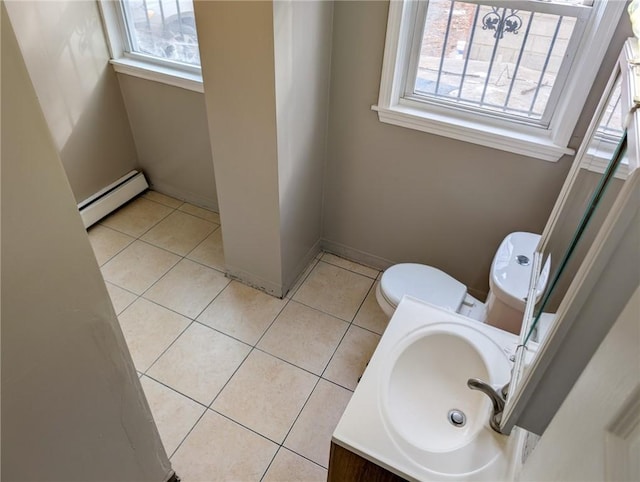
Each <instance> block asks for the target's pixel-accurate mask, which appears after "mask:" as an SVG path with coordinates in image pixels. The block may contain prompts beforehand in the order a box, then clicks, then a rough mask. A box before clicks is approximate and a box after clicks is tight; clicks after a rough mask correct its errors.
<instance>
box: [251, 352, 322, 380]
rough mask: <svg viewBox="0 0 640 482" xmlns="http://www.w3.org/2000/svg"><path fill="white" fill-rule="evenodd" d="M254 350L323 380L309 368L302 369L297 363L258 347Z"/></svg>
mask: <svg viewBox="0 0 640 482" xmlns="http://www.w3.org/2000/svg"><path fill="white" fill-rule="evenodd" d="M254 349H255V350H256V351H259V352H261V353H264V354H265V355H269V356H272V357H273V358H275V359H277V360H280V361H281V362H284V363H286V364H287V365H291V366H292V367H295V368H297V369H299V370H302V371H304V372H306V373H308V374H310V375H313V376H314V377H318V378H321V375H318V374H317V373H315V372H312V371H311V370H309V369H308V368H304V367H301V366H300V365H296V364H295V363H292V362H290V361H289V360H285V359H284V358H282V357H279V356H278V355H274V354H273V353H270V352H268V351H267V350H265V349H264V348H260V347H257V346H256V347H254ZM252 351H253V350H252Z"/></svg>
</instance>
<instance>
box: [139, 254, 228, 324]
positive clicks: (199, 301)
mask: <svg viewBox="0 0 640 482" xmlns="http://www.w3.org/2000/svg"><path fill="white" fill-rule="evenodd" d="M227 284H229V280H228V279H227V278H225V277H224V275H223V274H222V273H220V272H219V271H216V270H214V269H211V268H207V267H206V266H202V265H201V264H198V263H194V262H193V261H190V260H188V259H183V260H182V261H180V262H179V263H178V264H177V265H175V266H174V267H173V268H172V269H171V271H169V272H168V273H167V274H166V275H165V276H164V277H163V278H162V279H161V280H160V281H158V282H157V283H156V284H155V285H154V286H153V287H152V288H151V289H150V290H149V291H147V292H146V293H145V294H144V297H145V298H147V299H149V300H152V301H155V302H156V303H159V304H161V305H162V306H166V307H167V308H170V309H172V310H174V311H177V312H178V313H180V314H182V315H184V316H188V317H189V318H192V319H195V318H196V317H197V316H198V315H199V314H200V313H202V310H204V309H205V308H206V306H207V305H208V304H209V303H211V300H213V299H214V298H215V297H216V296H217V295H218V293H220V292H221V291H222V290H223V289H224V287H225V286H227Z"/></svg>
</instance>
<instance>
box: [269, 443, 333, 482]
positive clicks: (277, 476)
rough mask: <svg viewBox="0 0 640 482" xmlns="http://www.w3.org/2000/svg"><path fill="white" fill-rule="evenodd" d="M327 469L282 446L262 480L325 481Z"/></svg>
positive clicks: (276, 481) (291, 481)
mask: <svg viewBox="0 0 640 482" xmlns="http://www.w3.org/2000/svg"><path fill="white" fill-rule="evenodd" d="M326 480H327V470H326V469H324V468H322V467H320V466H319V465H317V464H314V463H313V462H311V461H309V460H307V459H305V458H303V457H300V456H299V455H298V454H294V453H293V452H291V451H290V450H287V449H286V448H284V447H281V448H280V450H278V453H277V454H276V458H275V459H273V462H272V463H271V466H270V467H269V470H267V473H266V474H265V476H264V478H263V479H262V482H294V481H295V482H325V481H326Z"/></svg>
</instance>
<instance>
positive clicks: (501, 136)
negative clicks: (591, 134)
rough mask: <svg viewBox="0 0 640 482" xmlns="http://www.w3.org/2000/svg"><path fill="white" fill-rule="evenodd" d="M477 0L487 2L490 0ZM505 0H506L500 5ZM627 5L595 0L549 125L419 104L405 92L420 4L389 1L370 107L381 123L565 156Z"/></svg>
mask: <svg viewBox="0 0 640 482" xmlns="http://www.w3.org/2000/svg"><path fill="white" fill-rule="evenodd" d="M466 1H470V2H474V0H466ZM536 1H537V0H521V1H515V2H508V3H509V4H513V3H515V4H519V5H520V9H525V10H526V4H527V3H532V2H536ZM479 3H482V4H487V3H491V0H489V1H486V2H485V1H480V2H479ZM505 3H507V2H506V1H503V2H502V5H504V4H505ZM625 6H626V2H624V1H606V0H595V1H594V4H593V7H591V9H592V10H591V11H592V14H591V15H589V17H588V18H587V19H586V25H585V26H584V32H583V34H582V38H581V39H580V42H579V44H578V47H577V50H576V52H575V56H574V59H573V62H572V63H571V67H570V69H569V72H568V74H567V77H566V80H565V83H564V88H563V91H562V94H561V95H559V96H558V98H557V103H556V108H555V111H554V113H553V115H552V116H550V119H549V125H548V126H547V127H545V126H535V125H530V124H526V123H522V122H515V121H513V120H510V119H507V118H500V117H499V115H496V113H491V114H489V113H487V114H486V115H483V114H472V113H470V112H469V111H468V110H463V109H458V108H450V107H446V106H444V105H437V104H434V103H428V102H420V101H417V100H416V99H414V98H410V96H408V95H406V93H405V89H406V87H405V86H406V83H407V82H406V79H407V76H408V75H411V74H410V73H409V72H410V68H411V65H410V64H411V55H410V52H411V49H412V43H411V41H412V38H413V32H414V30H415V24H416V21H418V19H417V12H418V11H421V10H420V9H418V8H416V2H415V0H391V2H390V5H389V17H388V21H387V37H386V41H385V49H384V60H383V66H382V76H381V80H380V93H379V98H378V104H377V105H374V106H372V109H373V110H375V111H377V112H378V118H379V120H380V121H381V122H385V123H388V124H393V125H397V126H402V127H407V128H410V129H416V130H419V131H423V132H429V133H432V134H437V135H441V136H445V137H450V138H453V139H458V140H462V141H467V142H471V143H473V144H479V145H482V146H486V147H492V148H495V149H500V150H504V151H508V152H514V153H517V154H522V155H525V156H529V157H534V158H537V159H543V160H545V161H551V162H555V161H558V160H559V159H560V158H561V157H562V156H563V155H565V154H574V153H575V151H574V150H573V149H571V148H569V147H568V143H569V140H570V139H571V135H572V133H573V130H574V128H575V126H576V123H577V122H578V117H579V116H580V112H581V111H582V108H583V106H584V102H585V100H586V98H587V96H588V94H589V90H590V89H591V86H592V84H593V81H594V79H595V77H596V74H597V73H598V69H599V67H600V64H601V62H602V60H603V59H604V56H605V53H606V50H607V48H608V46H609V43H610V41H611V39H612V38H613V34H614V32H615V29H616V26H617V24H618V21H619V19H620V16H621V15H622V13H623V11H624V9H625ZM424 10H425V9H422V11H424ZM414 51H415V49H414Z"/></svg>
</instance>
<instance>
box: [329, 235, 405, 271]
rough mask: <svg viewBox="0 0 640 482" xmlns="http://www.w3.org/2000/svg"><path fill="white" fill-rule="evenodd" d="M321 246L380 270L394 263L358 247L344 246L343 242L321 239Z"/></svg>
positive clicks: (333, 252)
mask: <svg viewBox="0 0 640 482" xmlns="http://www.w3.org/2000/svg"><path fill="white" fill-rule="evenodd" d="M321 247H322V250H323V251H326V252H327V253H332V254H335V255H338V256H340V257H342V258H345V259H348V260H351V261H355V262H356V263H360V264H363V265H365V266H370V267H371V268H375V269H379V270H382V271H384V270H385V269H387V268H388V267H389V266H392V265H394V264H396V263H395V262H393V261H390V260H388V259H385V258H381V257H380V256H375V255H373V254H369V253H366V252H364V251H360V250H359V249H355V248H351V247H349V246H345V245H344V244H341V243H336V242H335V241H330V240H328V239H323V240H322V244H321Z"/></svg>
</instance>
